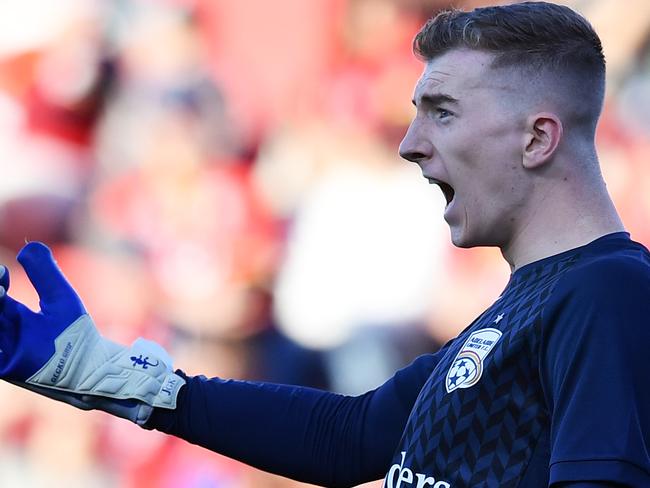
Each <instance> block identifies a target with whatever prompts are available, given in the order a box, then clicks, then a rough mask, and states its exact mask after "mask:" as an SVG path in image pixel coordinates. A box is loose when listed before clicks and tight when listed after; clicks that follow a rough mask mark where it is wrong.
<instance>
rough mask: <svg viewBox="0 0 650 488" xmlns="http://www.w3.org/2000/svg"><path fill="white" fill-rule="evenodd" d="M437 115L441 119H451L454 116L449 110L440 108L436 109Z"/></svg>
mask: <svg viewBox="0 0 650 488" xmlns="http://www.w3.org/2000/svg"><path fill="white" fill-rule="evenodd" d="M436 114H437V116H438V118H439V119H446V118H447V117H451V116H452V115H453V114H452V113H451V112H450V111H449V110H447V109H444V108H440V107H438V108H437V109H436Z"/></svg>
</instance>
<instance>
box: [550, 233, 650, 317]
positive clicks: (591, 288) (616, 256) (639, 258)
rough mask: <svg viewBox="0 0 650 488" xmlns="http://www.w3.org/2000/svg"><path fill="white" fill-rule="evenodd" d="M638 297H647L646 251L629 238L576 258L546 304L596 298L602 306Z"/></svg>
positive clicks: (649, 267) (649, 289)
mask: <svg viewBox="0 0 650 488" xmlns="http://www.w3.org/2000/svg"><path fill="white" fill-rule="evenodd" d="M640 296H645V297H648V296H650V253H648V250H647V249H646V248H645V247H643V246H642V245H640V244H637V243H635V242H633V241H629V245H627V246H624V247H621V248H618V249H616V248H614V249H611V250H609V251H608V252H604V253H601V254H596V255H587V256H585V257H584V258H582V259H580V260H578V261H577V262H576V263H575V265H574V266H572V267H571V268H570V269H568V270H567V271H566V272H565V273H564V275H563V276H562V278H561V279H560V280H559V281H558V283H557V286H556V288H555V290H554V292H553V295H552V297H551V298H552V299H551V302H550V305H554V304H555V305H558V304H561V303H562V302H563V301H565V300H567V299H571V300H584V299H588V300H591V301H593V300H595V299H599V300H604V303H603V305H605V304H606V303H610V302H616V301H618V300H623V301H625V300H626V299H630V298H633V297H640ZM649 301H650V300H649Z"/></svg>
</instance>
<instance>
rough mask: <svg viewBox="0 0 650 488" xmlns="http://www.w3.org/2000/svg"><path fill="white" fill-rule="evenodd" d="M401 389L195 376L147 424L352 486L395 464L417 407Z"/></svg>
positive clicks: (291, 473) (255, 462)
mask: <svg viewBox="0 0 650 488" xmlns="http://www.w3.org/2000/svg"><path fill="white" fill-rule="evenodd" d="M393 388H394V385H392V384H391V383H390V382H389V383H387V384H386V385H384V386H383V387H381V388H379V389H378V390H375V391H373V392H369V393H367V394H365V395H362V396H359V397H348V396H343V395H337V394H333V393H328V392H324V391H319V390H314V389H309V388H302V387H295V386H285V385H273V384H266V383H251V382H244V381H233V380H229V381H226V380H220V379H210V380H208V379H205V378H203V377H189V378H187V385H186V386H185V387H184V388H183V389H182V390H181V393H180V396H179V399H178V407H177V409H176V410H175V411H165V410H157V411H156V413H155V414H154V415H153V417H152V419H151V421H150V422H149V424H148V425H147V427H148V428H155V429H157V430H161V431H163V432H166V433H169V434H172V435H175V436H177V437H180V438H183V439H185V440H187V441H189V442H191V443H193V444H198V445H200V446H203V447H206V448H208V449H211V450H213V451H215V452H218V453H221V454H224V455H226V456H228V457H232V458H234V459H237V460H240V461H243V462H245V463H247V464H250V465H252V466H255V467H257V468H259V469H263V470H265V471H269V472H273V473H276V474H280V475H282V476H286V477H290V478H293V479H297V480H302V481H307V482H310V483H314V484H320V485H326V486H332V487H334V486H351V485H355V484H358V483H361V482H364V481H368V480H371V479H377V478H379V477H381V476H382V475H383V474H384V473H385V471H386V469H387V467H388V464H389V462H390V459H391V455H392V454H393V450H394V447H395V445H396V444H397V442H398V440H399V436H400V435H401V433H402V429H403V426H404V424H405V422H406V418H407V416H408V410H409V409H408V406H406V407H405V406H404V405H402V404H401V402H400V401H399V399H398V398H397V395H396V394H395V393H394V391H393Z"/></svg>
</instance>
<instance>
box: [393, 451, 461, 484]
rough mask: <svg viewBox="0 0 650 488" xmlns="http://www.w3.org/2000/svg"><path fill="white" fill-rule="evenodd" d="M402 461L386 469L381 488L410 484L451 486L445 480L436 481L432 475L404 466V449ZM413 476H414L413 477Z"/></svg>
mask: <svg viewBox="0 0 650 488" xmlns="http://www.w3.org/2000/svg"><path fill="white" fill-rule="evenodd" d="M401 454H402V462H401V463H400V464H393V465H392V466H391V467H390V469H389V470H388V474H387V475H386V478H384V484H383V486H382V488H402V487H404V488H406V487H408V486H412V487H413V488H425V487H427V486H432V487H433V488H451V484H449V483H448V482H447V481H442V480H438V481H436V480H435V478H434V477H433V476H429V475H426V474H422V473H413V470H411V469H409V468H405V467H404V459H405V458H406V451H402V452H401ZM414 477H415V478H414Z"/></svg>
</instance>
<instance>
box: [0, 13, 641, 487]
mask: <svg viewBox="0 0 650 488" xmlns="http://www.w3.org/2000/svg"><path fill="white" fill-rule="evenodd" d="M414 47H415V51H416V53H417V54H418V56H419V57H420V58H422V59H423V60H424V61H425V68H424V72H423V74H422V76H421V78H420V80H419V81H418V83H417V85H416V87H415V92H414V97H413V103H414V104H415V106H416V115H415V118H414V119H413V121H412V123H411V125H410V127H409V129H408V131H407V133H406V135H405V137H404V140H403V141H402V144H401V146H400V154H401V155H402V157H404V158H405V159H407V160H409V161H412V162H414V163H416V164H418V165H419V167H420V168H421V170H422V173H423V175H424V177H425V178H427V179H428V180H429V182H430V183H434V184H436V185H438V186H439V187H440V188H441V189H442V191H443V193H444V195H445V198H446V199H447V206H446V208H445V212H444V218H445V220H446V221H447V223H448V224H449V227H450V229H451V238H452V241H453V243H454V244H455V245H457V246H459V247H473V246H498V247H499V248H500V250H501V252H502V254H503V256H504V258H505V259H506V261H507V262H508V263H509V264H510V266H511V269H512V274H511V277H510V280H509V282H508V284H507V286H506V287H505V289H504V291H503V293H502V294H501V296H500V297H499V298H497V300H496V301H495V302H494V304H493V305H492V306H491V307H489V308H488V309H487V310H486V311H485V312H484V313H482V314H481V315H480V316H479V317H478V318H477V319H476V320H475V321H474V322H472V323H471V324H470V325H469V326H468V327H467V328H466V329H465V330H464V331H463V332H461V333H460V334H459V335H458V337H456V338H455V339H453V340H451V341H450V342H449V343H447V344H446V345H445V346H443V347H442V349H441V350H440V351H438V352H436V353H434V354H429V355H424V356H421V357H420V358H418V359H416V360H415V361H414V362H413V363H412V364H411V365H410V366H408V367H406V368H404V369H403V370H400V371H398V372H397V373H396V374H395V375H394V376H393V377H392V378H390V379H388V380H387V381H386V383H384V384H383V385H382V386H380V387H379V388H377V389H376V390H373V391H370V392H368V393H366V394H364V395H361V396H358V397H347V396H341V395H337V394H333V393H328V392H324V391H319V390H313V389H308V388H301V387H292V386H283V385H273V384H265V383H250V382H243V381H236V380H225V379H220V378H212V379H208V378H205V377H202V376H196V377H190V376H187V375H186V374H185V373H183V371H182V370H175V369H174V368H173V367H172V362H171V359H170V358H169V356H168V355H167V353H166V352H165V351H164V350H163V349H162V348H161V347H159V346H158V345H156V344H154V343H152V342H149V341H146V340H143V339H139V340H137V341H135V342H134V343H133V344H132V345H130V346H125V345H120V344H116V343H113V342H111V341H109V340H108V339H106V338H104V337H102V336H101V335H100V334H99V332H98V330H97V328H96V326H95V324H94V323H93V321H92V319H91V317H90V316H89V315H88V314H87V312H86V310H85V309H84V306H83V304H82V302H81V300H80V299H79V297H78V296H77V294H76V293H75V291H74V290H73V289H72V288H71V287H70V285H69V284H68V282H67V281H66V279H65V278H64V276H63V274H62V273H61V271H60V270H59V268H58V267H57V265H56V263H55V261H54V259H53V257H52V254H51V253H50V251H49V249H48V248H47V247H45V246H44V245H43V244H40V243H29V244H27V245H26V246H25V247H24V248H23V249H22V250H21V252H20V253H19V255H18V261H19V262H20V264H21V265H22V266H23V267H24V269H25V271H26V273H27V275H28V277H29V278H30V280H31V282H32V284H33V285H34V287H35V289H36V291H37V292H38V294H39V297H40V308H41V310H40V311H39V312H33V311H31V310H29V309H27V308H26V307H25V306H23V305H22V304H21V303H19V302H17V301H15V300H14V299H13V298H11V296H10V295H9V294H7V291H9V290H10V282H9V276H8V273H7V271H6V268H4V267H2V268H0V296H1V298H0V350H1V351H0V377H1V378H3V379H5V380H7V381H10V382H12V383H14V384H16V385H18V386H21V387H23V388H27V389H30V390H34V391H35V392H37V393H39V394H42V395H45V396H48V397H51V398H54V399H56V400H59V401H63V402H66V403H69V404H71V405H74V406H76V407H79V408H82V409H99V410H104V411H107V412H109V413H111V414H113V415H117V416H119V417H123V418H126V419H128V420H130V421H132V422H135V423H137V424H138V425H140V426H142V427H144V428H146V429H157V430H161V431H163V432H167V433H169V434H172V435H175V436H178V437H181V438H183V439H186V440H188V441H189V442H192V443H195V444H198V445H201V446H204V447H206V448H208V449H211V450H213V451H216V452H219V453H222V454H225V455H227V456H230V457H233V458H235V459H239V460H241V461H243V462H246V463H249V464H251V465H253V466H256V467H258V468H260V469H264V470H268V471H271V472H274V473H277V474H281V475H284V476H288V477H291V478H294V479H298V480H303V481H307V482H310V483H314V484H319V485H325V486H330V487H338V486H353V485H356V484H360V483H362V482H365V481H370V480H374V479H379V478H382V477H383V478H384V487H385V488H398V487H400V488H406V487H413V488H424V487H433V488H452V487H453V488H461V487H463V488H464V487H513V488H537V487H540V488H541V487H547V486H553V487H555V488H599V487H600V488H603V487H635V488H643V487H648V486H650V388H647V386H646V385H647V383H648V380H647V371H648V369H649V368H648V366H647V363H645V358H646V357H647V350H648V347H650V327H648V317H650V300H649V299H648V297H650V253H649V252H648V250H647V249H646V248H645V247H644V246H642V245H641V244H639V243H636V242H634V241H633V240H631V239H630V236H629V234H628V233H627V232H625V230H624V227H623V224H622V223H621V221H620V219H619V217H618V215H617V212H616V210H615V208H614V205H613V203H612V201H611V199H610V197H609V195H608V193H607V190H606V187H605V184H604V182H603V180H602V176H601V173H600V169H599V165H598V158H597V155H596V149H595V143H594V137H595V129H596V125H597V121H598V118H599V116H600V112H601V108H602V103H603V97H604V80H605V62H604V57H603V54H602V49H601V45H600V40H599V39H598V36H597V35H596V33H595V32H594V31H593V29H592V27H591V25H590V24H589V23H588V22H587V21H586V20H585V19H584V18H582V17H581V16H580V15H578V14H577V13H575V12H574V11H572V10H571V9H569V8H568V7H563V6H558V5H553V4H549V3H544V2H530V3H522V4H515V5H507V6H499V7H488V8H479V9H475V10H473V11H471V12H461V11H450V12H444V13H441V14H439V15H438V16H436V17H435V18H434V19H432V20H430V21H429V22H428V23H427V24H426V25H425V26H424V27H423V28H422V30H421V31H420V33H419V34H418V35H417V36H416V39H415V43H414Z"/></svg>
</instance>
